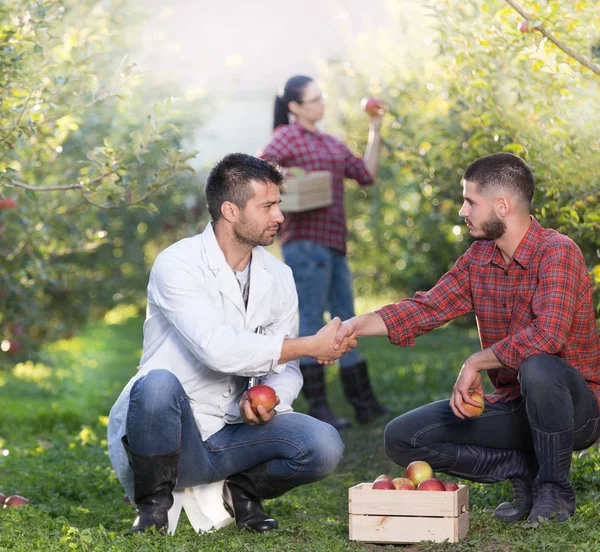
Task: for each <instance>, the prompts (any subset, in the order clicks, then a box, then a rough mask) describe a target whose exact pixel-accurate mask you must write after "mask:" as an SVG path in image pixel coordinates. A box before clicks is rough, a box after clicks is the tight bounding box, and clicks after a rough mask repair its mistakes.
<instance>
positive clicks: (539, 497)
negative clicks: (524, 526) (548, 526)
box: [528, 426, 575, 523]
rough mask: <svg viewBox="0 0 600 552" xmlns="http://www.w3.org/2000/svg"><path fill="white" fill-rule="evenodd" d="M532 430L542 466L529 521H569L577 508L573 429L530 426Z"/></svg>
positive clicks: (538, 475)
mask: <svg viewBox="0 0 600 552" xmlns="http://www.w3.org/2000/svg"><path fill="white" fill-rule="evenodd" d="M531 434H532V436H533V446H534V449H535V454H536V456H537V459H538V463H539V465H540V467H539V470H538V473H537V476H536V477H535V479H534V481H533V494H534V501H533V508H532V509H531V513H530V514H529V520H528V521H529V523H538V522H543V521H547V520H550V519H553V520H555V521H560V522H562V521H567V520H568V519H569V518H570V517H571V516H572V515H573V513H574V512H575V491H574V489H573V487H572V485H571V483H570V481H569V472H570V471H571V457H572V455H573V431H572V429H568V430H566V431H559V432H556V433H547V432H545V431H542V430H540V429H537V428H535V427H534V426H531Z"/></svg>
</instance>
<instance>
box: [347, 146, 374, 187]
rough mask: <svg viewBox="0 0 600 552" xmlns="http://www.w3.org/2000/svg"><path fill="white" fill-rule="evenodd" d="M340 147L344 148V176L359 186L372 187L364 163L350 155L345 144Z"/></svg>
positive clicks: (355, 156) (371, 179)
mask: <svg viewBox="0 0 600 552" xmlns="http://www.w3.org/2000/svg"><path fill="white" fill-rule="evenodd" d="M340 144H341V142H340ZM342 147H343V148H344V176H346V178H352V179H354V180H356V181H357V182H358V183H359V184H360V185H361V186H370V185H372V184H373V183H374V180H373V177H372V176H371V173H370V172H369V170H368V169H367V166H366V165H365V162H364V161H363V160H362V159H361V158H360V157H358V156H357V155H355V154H354V153H352V151H351V150H350V148H348V146H346V145H345V144H342Z"/></svg>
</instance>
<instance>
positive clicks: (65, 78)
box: [0, 0, 200, 363]
mask: <svg viewBox="0 0 600 552" xmlns="http://www.w3.org/2000/svg"><path fill="white" fill-rule="evenodd" d="M137 20H139V14H137V13H136V12H135V11H134V10H133V9H131V7H130V6H128V5H127V3H126V2H121V3H119V7H118V9H114V8H112V9H111V6H110V4H109V3H99V2H95V1H92V0H78V1H75V0H64V1H57V0H7V1H5V2H3V3H2V4H0V44H1V46H0V98H1V102H0V256H1V258H2V261H1V265H0V342H1V343H2V350H3V351H4V353H8V354H2V353H0V363H1V362H2V358H4V361H6V359H7V357H10V358H11V360H15V359H18V358H20V355H21V354H22V353H24V351H25V350H26V349H29V350H30V349H31V346H32V345H35V344H36V343H39V342H41V341H44V340H47V339H52V338H55V337H57V336H59V335H65V334H67V335H68V333H69V332H71V331H73V328H74V327H75V326H76V325H77V324H79V323H81V322H82V321H84V320H85V319H86V318H87V317H88V316H89V314H90V313H92V312H94V311H97V312H102V311H103V310H105V309H107V308H110V307H111V306H113V305H114V304H115V303H118V302H120V301H125V300H135V299H137V298H139V297H140V296H141V295H142V294H143V290H144V287H145V285H146V281H147V271H146V267H147V264H148V262H149V261H150V260H151V258H152V257H153V254H154V253H155V251H156V250H157V249H159V248H160V247H161V244H162V245H165V244H166V243H167V242H168V241H170V239H173V236H172V230H173V229H174V224H172V221H171V220H170V218H169V217H171V219H173V218H175V219H176V220H177V221H178V224H181V222H185V221H186V217H187V220H188V222H190V223H192V222H193V218H194V214H195V213H194V211H193V210H194V209H197V205H196V199H195V197H194V195H193V193H192V191H191V190H192V188H191V182H192V181H191V174H192V173H193V170H192V168H191V166H190V165H189V164H188V161H189V160H190V159H191V158H192V157H193V156H194V155H195V153H194V152H192V151H187V150H186V147H187V146H186V145H185V144H186V141H185V140H186V137H189V136H190V135H191V131H192V128H193V125H195V124H198V121H199V114H200V113H199V106H198V104H197V103H194V102H185V101H181V100H177V99H175V98H172V97H171V96H172V94H173V91H172V89H168V90H167V87H166V86H165V85H161V84H158V83H157V82H153V81H152V78H151V76H150V75H147V74H144V73H142V72H140V71H138V70H137V68H136V65H135V63H134V62H132V61H130V60H129V57H128V52H129V49H130V45H129V44H128V38H127V37H129V36H131V32H132V30H133V29H134V27H135V22H136V21H137ZM173 184H177V186H175V188H173V187H172V185H173ZM169 187H170V188H169ZM167 188H169V191H168V195H167V194H166V193H165V192H166V191H167ZM157 201H161V203H160V207H161V214H162V215H163V216H162V220H159V218H158V217H157V216H156V213H157V211H158V209H157V207H156V205H155V203H154V202H157ZM190 210H191V211H190ZM169 233H170V234H171V235H170V236H169V235H168V234H169Z"/></svg>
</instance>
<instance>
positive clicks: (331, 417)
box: [300, 364, 351, 430]
mask: <svg viewBox="0 0 600 552" xmlns="http://www.w3.org/2000/svg"><path fill="white" fill-rule="evenodd" d="M300 370H301V371H302V377H303V378H304V385H303V386H302V391H303V392H304V396H305V397H306V400H307V401H308V415H309V416H312V417H313V418H316V419H317V420H321V421H322V422H326V423H328V424H330V425H332V426H333V427H335V428H336V429H337V430H340V429H345V428H347V427H350V426H351V424H350V422H349V421H348V420H346V419H344V418H338V417H337V416H336V415H335V414H334V413H333V411H332V410H331V408H329V404H328V402H327V389H326V387H325V372H324V370H323V366H321V365H320V364H300Z"/></svg>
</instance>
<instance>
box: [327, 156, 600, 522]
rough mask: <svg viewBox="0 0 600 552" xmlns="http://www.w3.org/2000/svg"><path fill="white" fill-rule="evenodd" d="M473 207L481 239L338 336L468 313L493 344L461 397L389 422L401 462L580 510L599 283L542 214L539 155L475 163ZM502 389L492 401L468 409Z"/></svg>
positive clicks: (469, 176)
mask: <svg viewBox="0 0 600 552" xmlns="http://www.w3.org/2000/svg"><path fill="white" fill-rule="evenodd" d="M462 185H463V197H464V203H463V205H462V207H461V209H460V211H459V214H460V216H462V217H464V218H465V222H466V224H467V227H468V229H469V231H470V234H471V236H472V237H473V238H475V240H476V241H475V243H474V244H473V245H472V246H471V247H470V248H469V249H468V250H467V251H466V253H464V254H463V255H462V256H461V257H460V258H459V259H458V261H457V262H456V264H455V265H454V267H453V268H452V269H451V270H450V271H449V272H447V273H446V274H445V275H444V276H442V278H441V279H440V280H439V282H438V283H437V284H436V285H435V286H434V287H433V288H432V289H431V290H430V291H428V292H418V293H416V294H415V296H414V297H413V298H412V299H405V300H403V301H400V302H399V303H397V304H395V305H388V306H385V307H383V308H381V309H379V310H378V311H376V312H373V313H369V314H366V315H362V316H358V317H354V318H351V319H349V320H347V321H345V322H344V323H343V324H342V326H341V327H340V330H339V331H338V335H337V338H336V339H341V338H342V337H343V336H347V335H355V336H363V335H387V336H388V337H389V340H390V342H391V343H393V344H394V345H401V346H410V345H413V344H414V340H415V338H416V337H417V336H419V335H422V334H424V333H426V332H428V331H430V330H432V329H434V328H436V327H438V326H441V325H442V324H444V323H446V322H448V321H449V320H451V319H453V318H456V317H458V316H461V315H463V314H465V313H467V312H474V313H475V315H476V317H477V324H478V328H479V336H480V340H481V346H482V350H481V351H479V352H476V353H474V354H473V355H471V356H470V357H469V358H468V359H467V360H466V361H465V363H464V364H463V366H462V368H461V370H460V372H459V375H458V378H457V380H456V383H455V385H454V389H453V391H452V396H451V398H450V399H449V400H442V401H438V402H435V403H432V404H428V405H425V406H422V407H420V408H417V409H416V410H413V411H411V412H408V413H406V414H404V415H402V416H400V417H398V418H396V419H395V420H393V421H392V422H390V424H389V425H388V426H387V428H386V430H385V448H386V453H387V454H388V456H389V457H390V458H391V459H392V460H394V462H396V463H398V464H400V465H402V466H407V465H408V464H409V463H410V462H412V461H414V460H425V461H427V462H428V463H429V464H430V465H431V467H432V468H433V470H434V471H441V472H445V473H448V474H451V475H455V476H458V477H463V478H465V479H470V480H472V481H478V482H482V483H494V482H498V481H503V480H506V479H509V480H510V481H511V483H512V485H513V489H514V500H513V502H505V503H503V504H501V505H500V506H498V507H497V508H496V510H495V512H494V517H495V518H496V519H498V520H501V521H507V522H511V521H517V520H520V519H523V518H524V517H526V516H527V515H528V514H529V522H530V523H535V522H538V521H542V520H548V519H555V520H557V521H565V520H567V519H568V518H569V517H570V516H571V515H573V513H574V511H575V492H574V490H573V487H572V486H571V484H570V482H569V471H570V467H571V456H572V452H573V450H582V449H585V448H587V447H589V446H590V445H591V444H593V443H594V442H595V441H596V440H597V439H598V437H599V436H600V413H599V403H600V339H599V336H598V329H597V325H596V320H595V318H594V306H593V302H592V283H591V281H590V277H589V274H588V271H587V267H586V263H585V260H584V257H583V254H582V253H581V250H580V249H579V247H578V246H577V245H576V244H575V243H574V242H573V241H572V240H571V239H569V238H568V237H566V236H564V235H562V234H559V233H558V232H556V231H554V230H549V229H545V228H542V227H541V226H540V224H539V223H538V222H537V220H536V219H535V218H534V217H533V216H531V215H530V207H531V201H532V198H533V192H534V178H533V175H532V173H531V170H530V169H529V167H528V166H527V165H526V163H525V162H524V161H523V160H522V159H520V158H519V157H517V156H515V155H512V154H509V153H496V154H493V155H488V156H486V157H482V158H480V159H478V160H477V161H475V162H474V163H472V164H471V165H470V166H469V167H468V168H467V170H466V171H465V173H464V176H463V180H462ZM484 370H485V371H487V373H488V376H489V378H490V380H491V382H492V384H493V385H494V387H495V391H494V393H492V394H490V395H487V396H486V397H485V410H484V412H483V414H481V415H480V416H479V417H471V416H470V415H469V412H468V411H467V409H466V408H465V405H466V404H470V405H473V406H476V405H477V402H476V401H475V400H473V399H472V398H471V397H470V393H471V392H472V391H477V392H479V393H481V394H483V387H482V382H481V372H482V371H484Z"/></svg>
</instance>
